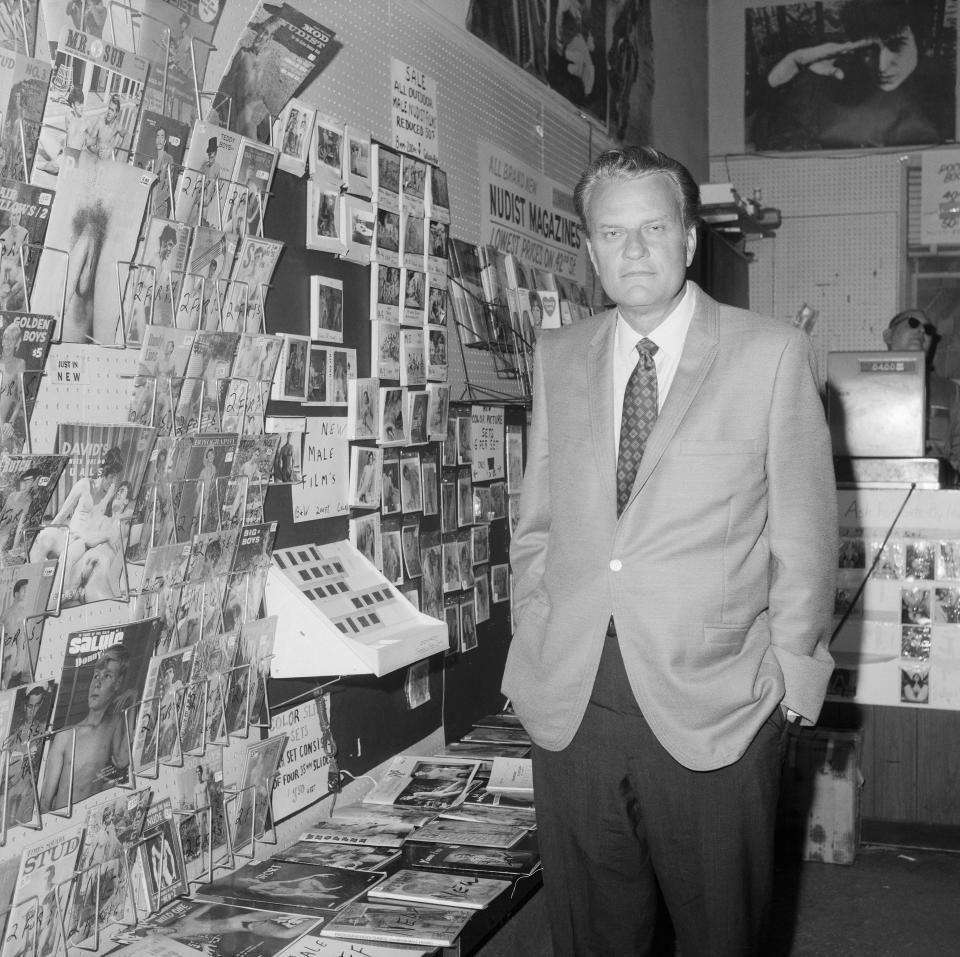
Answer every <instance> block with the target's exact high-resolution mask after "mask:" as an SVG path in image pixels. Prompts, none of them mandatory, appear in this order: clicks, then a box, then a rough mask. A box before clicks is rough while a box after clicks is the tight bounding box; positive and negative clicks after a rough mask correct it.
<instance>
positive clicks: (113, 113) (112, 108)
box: [107, 100, 120, 123]
mask: <svg viewBox="0 0 960 957" xmlns="http://www.w3.org/2000/svg"><path fill="white" fill-rule="evenodd" d="M119 112H120V110H119V108H118V107H117V104H116V103H114V102H113V101H112V100H111V101H110V104H109V105H108V106H107V122H108V123H112V122H113V121H114V120H115V119H116V118H117V114H118V113H119Z"/></svg>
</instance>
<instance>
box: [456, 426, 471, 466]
mask: <svg viewBox="0 0 960 957" xmlns="http://www.w3.org/2000/svg"><path fill="white" fill-rule="evenodd" d="M471 425H472V423H471V421H470V416H469V415H460V416H457V462H458V463H459V464H460V465H469V464H470V463H471V462H472V461H473V431H472V428H471Z"/></svg>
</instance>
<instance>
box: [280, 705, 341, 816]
mask: <svg viewBox="0 0 960 957" xmlns="http://www.w3.org/2000/svg"><path fill="white" fill-rule="evenodd" d="M324 697H325V699H326V702H325V703H326V707H327V709H328V710H327V713H328V714H329V713H330V712H329V707H330V700H329V698H330V696H329V695H325V696H324ZM270 734H271V735H275V734H285V735H286V736H287V746H286V749H285V750H284V752H283V757H282V758H281V759H280V767H279V768H278V770H277V778H276V782H275V784H274V786H273V814H274V818H275V819H276V820H277V821H282V820H284V819H285V818H288V817H290V816H291V815H292V814H296V813H297V812H298V811H302V810H303V809H304V808H307V807H309V806H310V805H311V804H316V803H317V801H319V800H320V799H321V798H322V797H324V796H325V795H326V793H327V770H326V769H327V767H328V765H329V764H330V759H329V758H328V757H327V755H326V754H325V753H324V750H323V730H322V726H321V724H320V714H319V713H318V711H317V702H316V701H312V700H310V701H305V702H303V703H302V704H298V705H295V706H294V707H292V708H288V709H287V710H286V711H280V712H278V713H277V714H275V715H274V716H273V717H272V718H271V719H270Z"/></svg>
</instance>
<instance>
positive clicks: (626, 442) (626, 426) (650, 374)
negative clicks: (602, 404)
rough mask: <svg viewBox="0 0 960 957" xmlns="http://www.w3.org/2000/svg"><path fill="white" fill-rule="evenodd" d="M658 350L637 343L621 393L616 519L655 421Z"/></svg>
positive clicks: (652, 344)
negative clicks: (635, 354)
mask: <svg viewBox="0 0 960 957" xmlns="http://www.w3.org/2000/svg"><path fill="white" fill-rule="evenodd" d="M658 348H659V347H658V346H657V344H656V343H655V342H651V341H650V340H649V339H641V340H640V341H639V342H638V343H637V352H638V353H639V357H638V359H637V364H636V366H634V369H633V372H631V373H630V378H629V379H627V388H626V390H625V391H624V393H623V417H622V418H621V420H620V453H619V455H618V457H617V515H620V513H621V512H622V511H623V510H624V508H625V507H626V504H627V500H628V499H629V498H630V492H631V490H632V489H633V480H634V479H635V478H636V477H637V469H638V468H639V466H640V459H641V458H642V457H643V450H644V447H645V446H646V444H647V437H648V436H649V435H650V430H651V429H652V428H653V425H654V423H655V422H656V421H657V370H656V367H655V366H654V364H653V357H654V356H655V355H656V354H657V349H658Z"/></svg>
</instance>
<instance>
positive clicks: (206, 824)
mask: <svg viewBox="0 0 960 957" xmlns="http://www.w3.org/2000/svg"><path fill="white" fill-rule="evenodd" d="M211 811H212V809H211V807H210V804H209V803H208V804H203V805H201V806H200V807H195V808H174V809H173V816H174V817H175V818H177V819H178V821H179V823H178V827H177V831H178V832H181V831H182V830H183V825H184V823H185V822H186V821H189V820H190V818H196V819H197V822H198V823H197V829H198V830H199V831H200V832H201V833H204V832H205V837H206V841H204V839H203V838H201V839H200V852H201V864H200V869H201V873H202V874H205V876H201V877H194V878H190V877H186V875H185V879H186V881H187V887H188V888H189V889H191V890H192V889H193V887H194V885H201V884H209V883H210V882H211V881H212V880H213V870H214V866H215V865H214V863H213V814H212V813H211ZM182 843H183V842H182V840H181V845H182ZM204 844H205V845H206V850H204V849H203V848H204ZM203 858H205V859H206V865H204V864H203V862H202V859H203ZM220 866H223V865H220Z"/></svg>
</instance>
